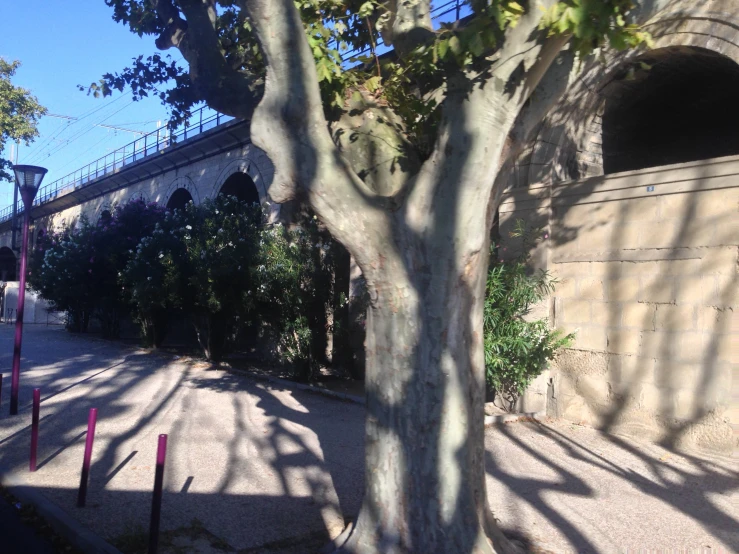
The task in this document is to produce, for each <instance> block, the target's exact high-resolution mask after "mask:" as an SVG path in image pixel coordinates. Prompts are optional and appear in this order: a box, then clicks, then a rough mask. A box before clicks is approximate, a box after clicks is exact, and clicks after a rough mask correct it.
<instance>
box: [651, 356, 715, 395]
mask: <svg viewBox="0 0 739 554" xmlns="http://www.w3.org/2000/svg"><path fill="white" fill-rule="evenodd" d="M703 371H704V368H703V365H702V364H701V363H695V362H687V363H685V362H676V361H673V360H669V359H665V358H663V359H658V360H657V361H656V363H655V367H654V382H655V383H656V385H657V386H658V387H660V388H663V389H670V390H678V389H685V390H690V391H694V392H696V393H697V391H698V387H699V384H700V382H701V379H702V378H703ZM708 371H709V373H710V372H713V371H714V370H713V369H712V368H710V367H709V368H708Z"/></svg>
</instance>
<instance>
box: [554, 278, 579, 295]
mask: <svg viewBox="0 0 739 554" xmlns="http://www.w3.org/2000/svg"><path fill="white" fill-rule="evenodd" d="M576 285H577V280H576V279H575V278H572V277H568V278H567V279H562V280H561V281H560V282H559V283H557V285H556V288H555V289H554V296H556V297H558V298H577V286H576Z"/></svg>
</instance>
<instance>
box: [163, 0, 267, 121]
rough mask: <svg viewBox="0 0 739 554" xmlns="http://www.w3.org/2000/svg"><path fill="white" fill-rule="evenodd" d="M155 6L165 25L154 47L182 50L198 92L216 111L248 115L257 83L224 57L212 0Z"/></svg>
mask: <svg viewBox="0 0 739 554" xmlns="http://www.w3.org/2000/svg"><path fill="white" fill-rule="evenodd" d="M154 6H155V9H156V12H157V16H158V17H159V19H160V20H161V22H162V23H163V24H164V26H165V31H164V32H162V34H160V36H159V38H158V39H157V41H156V44H157V47H158V48H160V49H163V50H166V49H167V48H171V47H176V48H177V49H178V50H179V51H180V52H181V53H182V56H183V57H184V58H185V60H186V61H187V62H188V64H189V66H190V80H191V82H192V85H193V88H194V89H195V92H196V94H197V96H198V97H200V98H202V99H203V100H205V101H206V102H207V103H208V105H210V106H211V107H212V108H214V109H216V110H218V111H219V112H222V113H225V114H229V115H233V116H235V117H240V118H243V119H249V118H250V117H251V114H252V113H253V111H254V109H255V108H256V106H257V103H258V102H259V98H260V90H259V83H258V82H257V81H256V80H255V79H254V78H252V77H250V76H249V75H247V74H245V73H242V72H240V71H238V70H236V69H234V68H233V67H232V66H231V65H230V64H229V63H228V62H227V61H226V58H225V56H224V53H223V50H222V49H221V46H220V42H219V39H218V32H217V30H216V17H217V13H216V7H215V2H214V0H180V2H179V9H178V8H177V7H176V6H175V5H174V3H173V2H172V0H155V4H154ZM180 10H181V11H182V14H183V15H184V16H185V19H183V18H182V17H181V16H180Z"/></svg>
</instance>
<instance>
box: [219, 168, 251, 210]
mask: <svg viewBox="0 0 739 554" xmlns="http://www.w3.org/2000/svg"><path fill="white" fill-rule="evenodd" d="M218 194H223V195H227V196H235V197H236V198H237V199H238V200H239V201H240V202H246V203H248V204H259V203H260V202H259V191H258V190H257V186H256V184H254V181H253V180H252V178H251V177H249V175H247V174H246V173H241V172H237V173H234V174H233V175H231V176H230V177H229V178H228V179H226V182H224V183H223V186H222V187H221V190H220V191H219V192H218Z"/></svg>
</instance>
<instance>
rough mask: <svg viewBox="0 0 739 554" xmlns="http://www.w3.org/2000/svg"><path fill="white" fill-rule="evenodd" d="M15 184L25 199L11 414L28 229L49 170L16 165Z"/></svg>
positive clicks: (15, 403) (20, 336) (15, 392)
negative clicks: (33, 208) (39, 191)
mask: <svg viewBox="0 0 739 554" xmlns="http://www.w3.org/2000/svg"><path fill="white" fill-rule="evenodd" d="M13 171H14V172H15V184H16V185H17V186H18V192H19V193H20V195H21V198H22V199H23V239H22V241H21V275H20V282H19V283H18V306H17V309H16V315H15V347H14V348H13V375H12V377H11V381H10V415H16V414H17V413H18V384H19V382H20V376H21V343H22V342H23V307H24V304H25V302H26V264H27V261H28V260H27V258H28V230H29V228H30V227H31V207H32V206H33V199H34V198H36V193H37V192H38V188H39V186H40V185H41V181H42V180H43V178H44V175H46V172H47V171H48V170H47V169H46V168H43V167H38V166H35V165H14V166H13Z"/></svg>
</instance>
